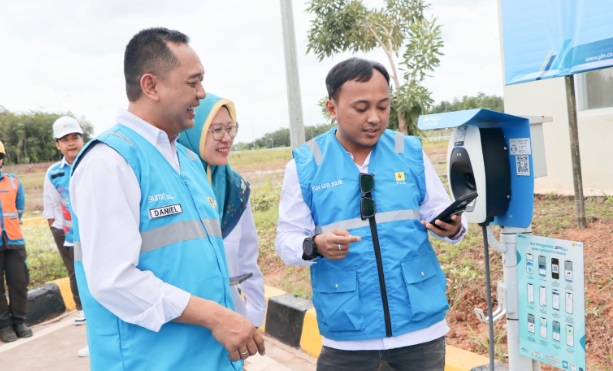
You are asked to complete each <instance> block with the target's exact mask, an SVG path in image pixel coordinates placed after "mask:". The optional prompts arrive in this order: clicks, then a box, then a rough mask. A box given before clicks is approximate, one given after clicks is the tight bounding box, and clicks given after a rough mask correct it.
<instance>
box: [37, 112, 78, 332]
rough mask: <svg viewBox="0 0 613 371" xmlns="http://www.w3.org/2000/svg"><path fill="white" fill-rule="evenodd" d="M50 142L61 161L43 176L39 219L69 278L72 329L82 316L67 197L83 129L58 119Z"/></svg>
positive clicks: (72, 119)
mask: <svg viewBox="0 0 613 371" xmlns="http://www.w3.org/2000/svg"><path fill="white" fill-rule="evenodd" d="M53 139H55V146H56V148H57V149H58V150H59V151H60V152H61V153H62V155H63V157H62V160H61V161H59V162H56V163H55V164H53V165H51V166H50V167H49V169H48V170H47V176H45V183H44V190H43V199H44V206H45V210H44V211H43V216H44V217H45V218H46V219H47V222H48V223H49V228H50V229H51V234H53V238H54V239H55V244H56V246H57V249H58V251H59V252H60V256H61V257H62V260H63V262H64V266H65V267H66V270H67V271H68V277H69V278H70V289H71V291H72V297H73V298H74V302H75V304H76V307H77V317H76V319H75V325H84V324H85V315H84V313H83V307H82V306H81V299H80V298H79V290H78V288H77V280H76V278H75V274H74V244H73V239H72V217H71V216H70V196H69V193H68V188H69V183H70V173H71V170H72V163H73V162H74V160H75V159H76V158H77V155H78V154H79V151H81V148H83V129H82V128H81V125H79V122H78V121H77V120H75V119H74V118H72V117H69V116H62V117H60V118H58V119H57V120H55V122H54V123H53Z"/></svg>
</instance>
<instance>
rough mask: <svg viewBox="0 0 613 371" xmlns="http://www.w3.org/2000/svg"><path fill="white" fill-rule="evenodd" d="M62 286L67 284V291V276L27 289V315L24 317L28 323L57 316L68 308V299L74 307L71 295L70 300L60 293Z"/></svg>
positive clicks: (68, 284) (31, 323) (68, 283)
mask: <svg viewBox="0 0 613 371" xmlns="http://www.w3.org/2000/svg"><path fill="white" fill-rule="evenodd" d="M64 281H65V282H64ZM63 286H68V291H70V282H69V281H68V278H62V279H59V280H55V281H52V282H48V283H45V284H44V285H42V286H41V287H38V288H35V289H32V290H29V291H28V315H27V318H26V323H27V324H28V325H33V324H36V323H40V322H43V321H46V320H48V319H50V318H53V317H57V316H59V315H60V314H62V313H64V312H66V309H68V308H69V306H70V301H72V307H73V308H74V306H75V304H74V300H72V295H71V296H70V298H69V299H70V300H66V298H65V297H64V295H62V287H63ZM64 290H65V288H64Z"/></svg>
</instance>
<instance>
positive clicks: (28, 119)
mask: <svg viewBox="0 0 613 371" xmlns="http://www.w3.org/2000/svg"><path fill="white" fill-rule="evenodd" d="M64 115H66V116H74V115H72V114H71V113H67V114H62V115H60V114H56V113H46V112H37V111H32V112H28V113H19V114H16V113H12V112H9V111H8V110H6V109H5V108H4V107H2V106H0V141H2V143H3V144H4V148H5V151H6V157H5V160H4V162H5V164H31V163H38V162H50V161H58V160H59V159H60V158H61V153H60V152H59V151H58V150H57V148H55V140H54V139H53V128H52V125H53V122H54V121H55V120H56V119H57V118H59V117H60V116H64ZM75 118H76V119H77V121H79V123H80V124H81V128H83V139H84V141H86V142H87V141H88V140H90V139H91V138H92V136H93V132H94V127H93V126H92V125H91V124H90V123H89V122H88V121H87V120H86V119H84V118H82V117H81V118H79V117H75Z"/></svg>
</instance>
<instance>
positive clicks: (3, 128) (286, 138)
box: [0, 93, 504, 164]
mask: <svg viewBox="0 0 613 371" xmlns="http://www.w3.org/2000/svg"><path fill="white" fill-rule="evenodd" d="M474 108H488V109H491V110H495V111H499V112H504V107H503V100H502V98H501V97H498V96H495V95H486V94H484V93H478V94H477V96H476V97H470V96H464V97H462V98H461V99H458V98H455V99H454V100H453V101H452V102H448V101H443V102H440V103H438V104H436V105H434V106H433V107H432V108H431V109H430V110H428V112H427V113H440V112H452V111H460V110H466V109H474ZM64 115H67V116H74V115H72V114H71V113H67V114H56V113H46V112H36V111H32V112H28V113H20V114H16V113H12V112H9V111H8V110H6V109H5V108H4V107H2V106H0V141H2V143H3V144H4V148H5V150H6V159H5V163H7V164H31V163H39V162H51V161H58V160H59V159H60V158H61V154H60V152H59V151H58V150H57V149H56V148H55V140H54V139H53V128H52V124H53V122H54V121H55V120H56V119H57V118H59V117H60V116H64ZM75 118H76V119H77V120H78V121H79V123H80V124H81V127H82V128H83V132H84V135H83V139H84V141H85V142H87V141H89V140H90V139H91V138H92V137H93V133H94V127H93V125H92V124H91V123H90V122H89V121H87V120H86V119H85V118H83V117H75ZM394 124H395V125H394ZM333 125H334V123H332V122H331V121H329V122H327V123H324V124H320V125H310V126H308V125H307V126H305V127H304V134H305V139H306V140H307V141H308V140H311V139H312V138H314V137H316V136H318V135H319V134H322V133H324V132H326V131H327V130H329V129H330V128H331V127H332V126H333ZM390 128H391V129H394V130H397V129H398V124H397V120H396V121H395V122H390ZM289 146H290V135H289V129H288V128H281V129H278V130H276V131H273V132H272V133H267V134H264V136H262V137H261V138H258V139H256V140H254V141H252V142H248V143H235V144H234V149H235V150H250V149H258V148H277V147H289Z"/></svg>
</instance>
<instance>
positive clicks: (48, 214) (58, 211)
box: [43, 157, 70, 229]
mask: <svg viewBox="0 0 613 371" xmlns="http://www.w3.org/2000/svg"><path fill="white" fill-rule="evenodd" d="M54 166H55V164H53V165H51V166H49V168H48V169H47V173H46V174H45V180H44V181H43V207H44V209H43V218H45V219H54V221H53V223H52V224H51V227H53V228H57V229H63V228H64V214H63V213H62V196H61V195H60V192H58V190H57V188H55V186H54V185H53V183H51V179H49V172H50V171H51V169H52V168H53V167H54ZM64 166H67V167H68V169H66V170H65V171H70V165H68V163H67V162H66V157H62V160H61V161H60V169H62V168H64Z"/></svg>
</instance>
